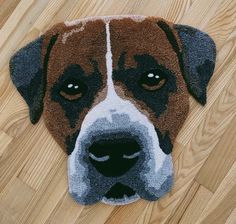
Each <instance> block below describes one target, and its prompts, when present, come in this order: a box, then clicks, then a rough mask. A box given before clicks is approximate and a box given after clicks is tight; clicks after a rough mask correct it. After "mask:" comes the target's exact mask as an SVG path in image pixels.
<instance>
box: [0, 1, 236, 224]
mask: <svg viewBox="0 0 236 224" xmlns="http://www.w3.org/2000/svg"><path fill="white" fill-rule="evenodd" d="M112 14H143V15H153V16H161V17H164V18H166V19H168V20H171V21H173V22H178V23H181V24H187V25H192V26H195V27H197V28H199V29H202V30H204V31H206V32H208V33H209V34H210V35H211V36H212V37H213V39H214V40H215V42H216V45H217V63H216V69H215V73H214V76H213V77H212V79H211V81H210V83H209V86H208V93H207V94H208V102H207V104H206V106H205V107H202V106H200V105H199V104H197V103H196V101H194V99H192V98H190V113H189V116H188V118H187V120H186V122H185V124H184V127H183V129H182V130H181V132H180V133H179V135H178V137H177V141H176V143H175V148H174V152H173V158H174V167H175V184H174V186H173V189H172V191H171V192H170V193H169V194H167V195H166V196H165V197H163V198H162V199H160V200H159V201H157V202H147V201H144V200H140V201H138V202H136V203H133V204H130V205H127V206H123V207H119V206H118V207H115V206H109V205H105V204H102V203H98V204H96V205H93V206H82V205H78V204H77V203H75V202H74V201H73V199H71V197H70V196H69V194H68V186H67V169H66V165H67V157H66V155H65V154H64V153H63V152H62V150H61V149H60V148H59V147H58V145H57V144H56V143H55V142H54V140H53V139H52V137H51V136H50V135H49V133H48V131H47V129H46V127H45V125H44V123H43V121H42V120H40V122H39V123H38V124H37V125H35V126H34V125H32V124H30V121H29V117H28V108H27V105H26V104H25V102H24V101H23V99H22V97H21V96H20V95H19V94H18V92H17V91H16V90H15V88H14V86H13V85H12V83H11V80H10V78H9V69H8V62H9V58H10V56H11V55H12V54H13V53H14V52H15V51H16V50H17V49H19V48H20V47H22V46H23V45H25V44H26V43H28V42H30V41H31V40H33V39H35V38H36V37H37V36H39V35H40V34H41V33H43V32H45V31H46V30H47V29H48V28H49V27H51V26H52V25H53V24H55V23H58V22H61V21H65V20H73V19H77V18H81V17H86V16H95V15H112ZM235 115H236V0H180V1H179V0H165V1H162V0H119V1H116V0H78V1H75V0H0V223H3V224H18V223H21V224H32V223H34V224H37V223H38V224H41V223H46V224H49V223H60V224H68V223H70V224H78V223H82V224H84V223H91V224H93V223H94V224H100V223H107V224H111V223H122V224H123V223H125V224H126V223H127V224H128V223H129V224H130V223H136V224H147V223H153V224H154V223H155V224H158V223H182V224H192V223H193V224H195V223H199V224H200V223H207V224H210V223H214V224H215V223H219V224H221V223H227V224H231V223H236V181H235V180H236V141H235V137H236V136H235V135H236V119H235Z"/></svg>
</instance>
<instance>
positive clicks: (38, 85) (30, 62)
mask: <svg viewBox="0 0 236 224" xmlns="http://www.w3.org/2000/svg"><path fill="white" fill-rule="evenodd" d="M56 38H57V36H53V37H52V38H51V40H50V43H49V45H48V48H47V52H46V54H45V56H44V57H43V56H42V47H43V40H44V36H40V37H39V38H37V39H36V40H34V41H32V42H31V43H29V44H28V45H26V46H25V47H23V48H22V49H20V50H19V51H17V52H16V53H15V54H14V55H13V56H12V57H11V59H10V75H11V79H12V81H13V84H14V85H15V86H16V88H17V90H18V91H19V93H20V94H21V95H22V97H23V98H24V100H25V101H26V103H27V104H28V106H29V113H30V120H31V122H32V123H33V124H35V123H37V122H38V120H39V119H40V117H41V114H42V112H43V98H44V95H45V88H46V72H47V63H48V58H49V52H50V50H51V48H52V46H53V45H54V43H55V42H56Z"/></svg>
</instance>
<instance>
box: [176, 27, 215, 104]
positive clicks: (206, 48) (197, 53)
mask: <svg viewBox="0 0 236 224" xmlns="http://www.w3.org/2000/svg"><path fill="white" fill-rule="evenodd" d="M174 28H175V29H176V30H177V33H178V36H179V39H180V42H181V45H182V66H183V76H184V79H185V82H186V84H187V88H188V91H189V92H190V93H191V94H192V96H193V97H194V98H195V99H196V100H197V101H198V102H200V103H201V104H202V105H204V104H205V103H206V91H207V85H208V82H209V80H210V78H211V76H212V74H213V71H214V68H215V59H216V46H215V43H214V41H213V40H212V38H211V37H210V36H209V35H207V34H206V33H204V32H202V31H200V30H198V29H195V28H193V27H190V26H184V25H174Z"/></svg>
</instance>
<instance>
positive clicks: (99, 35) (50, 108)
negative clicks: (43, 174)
mask: <svg viewBox="0 0 236 224" xmlns="http://www.w3.org/2000/svg"><path fill="white" fill-rule="evenodd" d="M169 25H170V26H172V24H169ZM80 30H81V31H80ZM110 33H111V46H112V55H113V56H112V57H113V68H114V69H116V68H117V63H118V60H119V57H120V55H121V53H123V52H124V51H125V52H127V54H126V56H127V57H126V61H125V67H126V68H130V67H135V66H136V62H135V61H134V59H133V56H134V55H136V54H149V55H151V56H153V57H154V58H155V59H156V60H157V61H158V62H159V63H160V64H161V65H163V66H165V67H166V68H168V69H169V70H170V71H172V72H173V73H174V74H176V78H177V79H176V84H177V92H176V93H171V94H170V95H169V101H168V106H167V108H168V109H167V110H166V111H165V112H164V113H163V114H162V115H161V116H160V117H156V116H155V115H154V111H151V109H150V108H148V107H147V105H146V104H145V102H141V101H136V100H134V98H133V96H132V93H130V92H129V91H127V90H126V88H125V87H124V85H122V84H121V83H115V85H116V91H117V93H118V95H120V97H122V98H125V99H129V100H130V101H131V102H133V103H134V104H135V106H136V107H137V108H138V109H139V110H140V111H141V112H142V113H144V114H146V116H147V117H148V118H149V119H150V121H151V122H152V123H153V124H154V125H155V126H156V127H158V129H159V130H160V131H161V132H162V133H165V132H166V131H169V132H170V138H171V140H172V142H173V141H174V139H175V137H176V135H177V134H178V132H179V130H180V128H181V126H182V125H183V122H184V120H185V118H186V117H187V113H188V106H189V102H188V93H187V89H186V85H185V83H184V80H183V77H182V75H181V72H180V67H179V64H178V59H177V56H176V53H175V52H174V50H173V48H172V46H171V44H170V43H169V41H168V40H167V38H166V35H165V33H164V32H163V31H162V30H161V29H160V28H159V27H158V25H157V19H156V18H147V19H145V20H143V21H141V22H135V21H133V20H132V19H129V18H126V19H122V20H111V21H110ZM55 34H58V35H59V36H58V39H57V41H56V43H55V45H54V46H53V48H52V51H51V53H50V59H49V63H48V69H47V88H46V94H45V99H44V118H45V122H46V126H47V128H48V129H49V131H50V132H51V133H52V135H53V136H54V138H55V139H56V141H57V142H58V143H59V144H60V146H61V147H62V148H63V149H64V150H65V149H66V146H65V139H66V138H67V137H68V136H70V135H72V134H73V133H75V131H76V130H78V129H80V126H81V123H82V121H83V119H84V117H85V115H86V114H87V113H88V111H89V110H91V108H92V107H94V106H95V105H96V104H98V103H99V102H101V101H102V100H103V99H104V98H105V96H106V92H107V90H106V76H107V75H106V58H105V55H106V31H105V23H104V21H102V20H96V21H90V22H87V23H86V24H83V23H80V24H78V25H74V26H70V27H67V26H65V25H64V24H63V23H61V24H58V25H57V26H54V27H53V28H52V29H51V30H49V31H48V32H47V33H46V34H45V40H44V48H43V55H42V58H44V55H45V52H46V48H47V46H48V44H49V41H50V38H51V37H52V35H55ZM178 41H179V40H178ZM89 59H94V60H96V61H97V62H98V66H99V71H100V72H101V74H102V77H103V86H102V88H101V89H100V91H99V94H98V95H97V97H96V99H95V100H94V102H93V104H92V107H91V108H84V110H83V112H82V113H81V114H80V116H79V120H78V121H77V123H76V125H75V127H74V128H71V127H70V125H69V121H68V118H67V117H66V116H65V112H64V110H63V109H62V107H61V106H60V104H59V103H57V102H53V101H52V99H51V95H50V94H51V91H50V90H51V89H52V87H53V85H54V84H55V83H56V82H57V80H58V78H59V76H60V75H61V74H62V73H63V71H64V70H65V68H66V67H67V66H68V65H70V64H79V65H80V66H81V67H82V68H83V70H84V71H85V72H86V74H90V73H91V72H92V71H93V66H92V64H91V62H90V61H89ZM173 120H174V121H175V123H172V121H173Z"/></svg>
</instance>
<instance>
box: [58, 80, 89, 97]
mask: <svg viewBox="0 0 236 224" xmlns="http://www.w3.org/2000/svg"><path fill="white" fill-rule="evenodd" d="M86 91H87V86H86V85H85V84H84V83H83V82H82V81H80V80H77V79H69V80H66V81H65V82H64V83H63V85H62V87H61V89H60V95H61V96H63V97H64V98H66V99H68V100H76V99H79V98H81V97H82V96H83V95H84V94H85V93H86Z"/></svg>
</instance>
